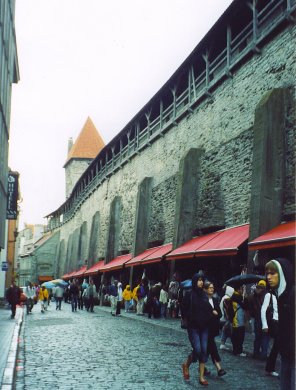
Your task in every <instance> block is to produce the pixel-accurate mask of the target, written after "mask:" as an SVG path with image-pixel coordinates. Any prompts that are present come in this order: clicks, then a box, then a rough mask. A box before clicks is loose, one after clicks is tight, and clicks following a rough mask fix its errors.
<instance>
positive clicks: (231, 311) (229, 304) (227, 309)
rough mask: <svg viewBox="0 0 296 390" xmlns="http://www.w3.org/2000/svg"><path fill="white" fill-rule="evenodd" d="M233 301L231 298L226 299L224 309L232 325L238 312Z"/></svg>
mask: <svg viewBox="0 0 296 390" xmlns="http://www.w3.org/2000/svg"><path fill="white" fill-rule="evenodd" d="M232 302H233V301H232V300H231V299H230V298H229V299H228V298H226V299H224V301H223V309H224V312H225V317H226V318H227V319H228V321H230V322H231V323H232V321H233V319H234V316H235V313H236V312H237V311H238V309H236V310H234V308H233V304H232Z"/></svg>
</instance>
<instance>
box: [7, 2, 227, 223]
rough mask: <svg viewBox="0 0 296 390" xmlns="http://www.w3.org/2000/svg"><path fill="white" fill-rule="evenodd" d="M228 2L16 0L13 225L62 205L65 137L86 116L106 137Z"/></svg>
mask: <svg viewBox="0 0 296 390" xmlns="http://www.w3.org/2000/svg"><path fill="white" fill-rule="evenodd" d="M230 3H231V0H208V1H203V0H149V1H147V0H125V1H121V0H113V1H112V0H108V1H105V0H104V1H103V0H17V2H16V35H17V47H18V57H19V58H18V59H19V68H20V77H21V81H20V82H19V83H18V84H16V85H14V86H13V95H12V113H11V132H10V156H9V165H10V167H11V169H13V170H17V171H19V172H20V186H21V187H20V189H21V193H22V198H23V201H22V203H21V215H20V228H22V227H23V226H22V225H23V223H24V222H28V223H44V222H45V220H44V219H43V216H44V215H46V214H48V213H49V212H51V211H53V210H55V209H56V208H58V207H59V206H60V205H61V204H62V203H63V202H64V200H65V184H64V169H63V165H64V163H65V160H66V155H67V143H68V138H69V137H73V138H74V140H75V139H76V137H77V136H78V134H79V132H80V130H81V129H82V126H83V125H84V122H85V120H86V118H87V117H88V116H90V117H91V119H92V120H93V122H94V124H95V126H96V127H97V129H98V130H99V131H100V133H101V135H102V137H103V139H104V140H105V142H106V143H107V142H109V141H110V140H111V139H112V138H113V137H114V136H115V135H116V134H117V133H118V132H119V131H120V130H121V129H122V128H123V127H124V125H125V124H126V123H127V122H128V121H129V120H130V119H131V118H132V117H133V116H134V115H135V114H136V113H137V112H138V111H139V110H140V109H141V108H142V106H143V105H144V104H145V103H147V101H148V100H150V98H151V97H152V96H153V95H154V94H155V93H156V92H157V91H158V90H159V89H160V87H161V86H162V85H163V84H164V83H165V82H166V81H167V79H168V78H169V77H170V76H171V75H172V74H173V72H174V71H175V70H176V69H177V68H178V67H179V65H180V64H181V63H182V62H183V61H184V60H185V58H186V57H187V56H188V55H189V53H190V52H191V51H192V50H193V49H194V47H195V46H196V45H197V44H198V42H199V41H200V40H201V39H202V37H203V36H204V35H205V34H206V33H207V31H208V30H209V29H210V28H211V26H212V25H213V24H214V22H215V21H216V20H217V19H218V18H219V16H220V15H221V14H222V13H223V11H224V10H225V9H226V8H227V6H228V5H229V4H230Z"/></svg>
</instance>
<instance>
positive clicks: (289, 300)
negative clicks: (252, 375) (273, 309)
mask: <svg viewBox="0 0 296 390" xmlns="http://www.w3.org/2000/svg"><path fill="white" fill-rule="evenodd" d="M276 260H277V261H278V262H279V263H280V264H281V267H282V270H283V273H284V276H285V279H286V283H287V286H286V289H285V291H284V292H283V293H282V294H281V295H280V296H279V297H278V313H279V333H278V342H279V351H280V354H281V356H282V358H284V359H285V360H287V361H290V362H294V361H295V286H294V285H293V280H292V275H293V272H292V269H291V268H292V267H291V264H290V263H289V261H288V260H287V259H276Z"/></svg>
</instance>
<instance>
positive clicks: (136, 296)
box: [132, 283, 140, 310]
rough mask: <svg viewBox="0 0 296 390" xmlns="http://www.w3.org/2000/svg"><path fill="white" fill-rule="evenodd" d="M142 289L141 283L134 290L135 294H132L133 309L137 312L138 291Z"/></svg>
mask: <svg viewBox="0 0 296 390" xmlns="http://www.w3.org/2000/svg"><path fill="white" fill-rule="evenodd" d="M139 288H140V283H138V284H137V285H136V287H135V288H134V289H133V293H132V299H133V309H135V310H136V306H137V303H138V290H139Z"/></svg>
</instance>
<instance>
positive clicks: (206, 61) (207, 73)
mask: <svg viewBox="0 0 296 390" xmlns="http://www.w3.org/2000/svg"><path fill="white" fill-rule="evenodd" d="M202 57H203V59H204V61H205V63H206V90H208V89H209V85H210V61H209V53H208V52H207V53H206V54H203V55H202Z"/></svg>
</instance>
